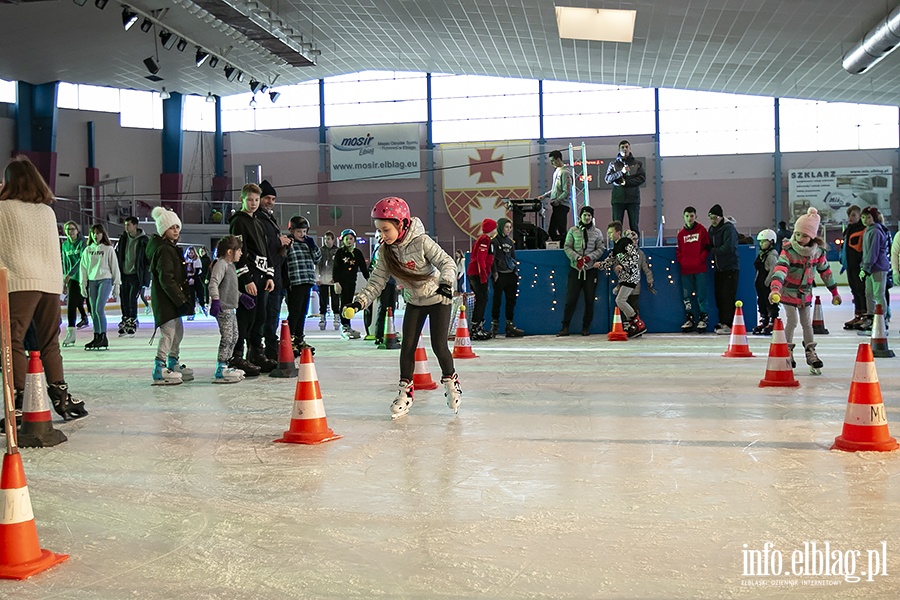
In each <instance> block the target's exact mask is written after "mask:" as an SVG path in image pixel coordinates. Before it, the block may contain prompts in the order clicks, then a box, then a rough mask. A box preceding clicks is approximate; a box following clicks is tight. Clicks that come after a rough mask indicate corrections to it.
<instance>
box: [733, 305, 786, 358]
mask: <svg viewBox="0 0 900 600" xmlns="http://www.w3.org/2000/svg"><path fill="white" fill-rule="evenodd" d="M743 305H744V303H743V302H741V301H740V300H738V301H737V302H735V303H734V307H735V308H734V322H733V323H732V324H731V339H730V340H729V341H728V350H726V351H725V354H723V355H722V356H724V357H726V358H748V357H752V356H753V353H752V352H750V346H749V345H747V328H746V327H744V311H743V310H741V306H743ZM773 331H774V329H773Z"/></svg>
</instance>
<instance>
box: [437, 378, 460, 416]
mask: <svg viewBox="0 0 900 600" xmlns="http://www.w3.org/2000/svg"><path fill="white" fill-rule="evenodd" d="M441 383H443V384H444V396H446V397H447V406H448V407H449V408H450V410H452V411H453V412H454V413H456V414H459V401H460V399H461V398H462V388H461V387H460V385H459V376H458V375H457V374H456V373H454V374H453V375H451V376H450V377H442V378H441Z"/></svg>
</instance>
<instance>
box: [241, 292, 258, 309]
mask: <svg viewBox="0 0 900 600" xmlns="http://www.w3.org/2000/svg"><path fill="white" fill-rule="evenodd" d="M241 306H243V307H244V308H246V309H247V310H253V309H254V308H256V298H254V297H253V296H251V295H250V294H241Z"/></svg>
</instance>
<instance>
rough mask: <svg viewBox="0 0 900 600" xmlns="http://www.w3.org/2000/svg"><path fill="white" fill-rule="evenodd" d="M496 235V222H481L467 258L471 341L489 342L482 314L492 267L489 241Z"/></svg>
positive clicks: (489, 337)
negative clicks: (472, 302) (471, 296)
mask: <svg viewBox="0 0 900 600" xmlns="http://www.w3.org/2000/svg"><path fill="white" fill-rule="evenodd" d="M496 235H497V221H495V220H493V219H485V220H484V221H482V222H481V235H479V236H478V237H477V238H475V241H474V242H472V253H471V254H470V256H469V269H468V271H467V274H468V276H469V285H470V286H472V291H473V292H474V293H475V308H474V309H472V320H471V325H470V327H471V328H472V330H471V336H472V339H473V340H489V339H491V332H490V330H487V329H485V328H484V312H485V310H487V293H488V281H489V280H490V278H491V270H492V269H493V266H494V255H493V254H492V253H491V241H492V240H493V239H494V237H495V236H496Z"/></svg>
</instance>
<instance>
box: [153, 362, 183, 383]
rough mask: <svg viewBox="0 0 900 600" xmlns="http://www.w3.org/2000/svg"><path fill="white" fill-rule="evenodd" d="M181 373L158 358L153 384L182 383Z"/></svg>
mask: <svg viewBox="0 0 900 600" xmlns="http://www.w3.org/2000/svg"><path fill="white" fill-rule="evenodd" d="M181 383H182V379H181V373H176V372H175V371H173V370H171V369H167V368H166V367H165V364H164V363H163V362H162V361H161V360H157V362H156V364H155V366H154V369H153V385H180V384H181Z"/></svg>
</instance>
